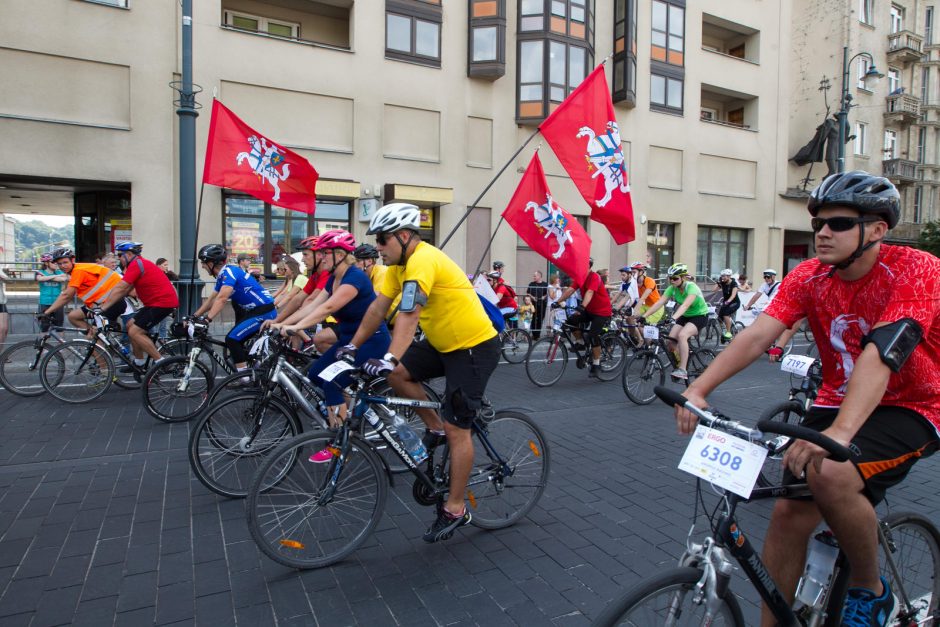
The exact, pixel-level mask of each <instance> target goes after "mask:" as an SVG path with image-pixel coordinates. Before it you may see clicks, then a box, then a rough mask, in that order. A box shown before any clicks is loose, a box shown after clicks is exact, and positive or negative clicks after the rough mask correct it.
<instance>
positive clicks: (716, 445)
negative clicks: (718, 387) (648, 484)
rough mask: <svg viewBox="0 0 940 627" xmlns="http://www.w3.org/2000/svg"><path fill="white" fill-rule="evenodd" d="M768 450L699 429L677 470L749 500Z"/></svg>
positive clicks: (700, 427) (721, 433)
mask: <svg viewBox="0 0 940 627" xmlns="http://www.w3.org/2000/svg"><path fill="white" fill-rule="evenodd" d="M765 457H767V449H766V448H764V447H762V446H758V445H757V444H752V443H751V442H748V441H747V440H744V439H742V438H739V437H736V436H733V435H731V434H729V433H725V432H724V431H718V430H716V429H711V428H709V427H705V426H702V425H699V426H698V427H696V429H695V433H693V434H692V439H691V441H690V442H689V446H688V447H686V449H685V454H684V455H683V456H682V460H681V461H680V462H679V470H683V471H685V472H687V473H689V474H690V475H695V476H696V477H698V478H699V479H704V480H705V481H708V482H709V483H713V484H715V485H717V486H719V487H722V488H725V489H726V490H730V491H731V492H734V493H735V494H737V495H739V496H741V497H744V498H749V497H750V496H751V490H753V489H754V484H755V483H756V482H757V475H758V474H760V469H761V466H763V464H764V458H765Z"/></svg>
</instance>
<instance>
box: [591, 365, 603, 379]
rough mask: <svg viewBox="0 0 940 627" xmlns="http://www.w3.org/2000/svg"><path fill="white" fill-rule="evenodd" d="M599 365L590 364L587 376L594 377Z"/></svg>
mask: <svg viewBox="0 0 940 627" xmlns="http://www.w3.org/2000/svg"><path fill="white" fill-rule="evenodd" d="M600 369H601V367H600V365H598V364H591V368H590V370H588V378H590V379H596V378H597V373H598V372H599V371H600Z"/></svg>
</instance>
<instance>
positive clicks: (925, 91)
mask: <svg viewBox="0 0 940 627" xmlns="http://www.w3.org/2000/svg"><path fill="white" fill-rule="evenodd" d="M920 102H921V106H924V105H927V104H930V67H929V66H924V67H922V68H920Z"/></svg>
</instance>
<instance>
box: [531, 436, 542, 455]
mask: <svg viewBox="0 0 940 627" xmlns="http://www.w3.org/2000/svg"><path fill="white" fill-rule="evenodd" d="M529 448H530V449H532V454H533V455H535V456H536V457H541V456H542V451H540V450H539V447H538V446H536V445H535V442H533V441H532V440H529Z"/></svg>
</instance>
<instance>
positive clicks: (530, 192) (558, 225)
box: [503, 153, 591, 285]
mask: <svg viewBox="0 0 940 627" xmlns="http://www.w3.org/2000/svg"><path fill="white" fill-rule="evenodd" d="M503 217H504V218H505V219H506V222H508V223H509V224H510V226H512V230H513V231H515V232H516V233H518V234H519V237H521V238H522V240H523V241H524V242H525V243H526V244H528V245H529V247H530V248H531V249H532V250H534V251H536V252H537V253H539V254H540V255H542V256H543V257H545V258H546V259H548V260H550V261H551V262H552V263H554V264H555V265H556V266H558V267H559V268H560V269H561V270H562V271H564V273H565V274H567V275H568V276H570V277H571V278H573V279H574V280H575V283H577V284H578V285H581V284H582V283H584V280H585V279H586V278H587V274H588V260H589V259H590V257H591V238H590V237H588V234H587V232H586V231H585V230H584V227H582V226H581V224H580V223H579V222H578V221H577V220H575V219H574V218H573V217H572V215H571V214H570V213H568V212H567V211H565V210H564V209H562V208H561V207H559V206H558V204H557V203H556V202H555V201H554V200H553V199H552V192H551V191H550V190H549V189H548V183H547V182H546V181H545V172H544V171H543V170H542V162H541V161H540V160H539V155H538V153H535V155H533V157H532V161H530V162H529V167H528V168H526V171H525V174H523V175H522V180H521V181H519V186H518V187H517V188H516V191H515V193H514V194H513V195H512V200H510V201H509V205H507V207H506V209H505V211H503Z"/></svg>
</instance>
